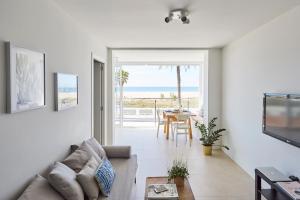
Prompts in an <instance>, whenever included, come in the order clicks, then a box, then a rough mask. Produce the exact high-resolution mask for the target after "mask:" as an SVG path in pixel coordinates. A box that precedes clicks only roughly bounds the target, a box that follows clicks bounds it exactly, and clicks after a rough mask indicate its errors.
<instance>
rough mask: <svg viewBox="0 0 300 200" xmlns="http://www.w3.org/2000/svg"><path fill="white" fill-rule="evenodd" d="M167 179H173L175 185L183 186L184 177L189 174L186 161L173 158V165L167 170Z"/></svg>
mask: <svg viewBox="0 0 300 200" xmlns="http://www.w3.org/2000/svg"><path fill="white" fill-rule="evenodd" d="M168 174H169V177H168V178H169V180H172V179H173V180H174V183H175V184H176V185H177V186H179V187H180V186H184V179H185V178H187V177H188V176H189V172H188V168H187V163H184V162H182V161H178V160H174V161H173V166H172V167H171V168H170V169H169V170H168Z"/></svg>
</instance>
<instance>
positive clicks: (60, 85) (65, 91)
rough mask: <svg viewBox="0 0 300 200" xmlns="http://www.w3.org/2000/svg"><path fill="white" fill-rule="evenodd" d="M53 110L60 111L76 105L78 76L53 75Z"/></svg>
mask: <svg viewBox="0 0 300 200" xmlns="http://www.w3.org/2000/svg"><path fill="white" fill-rule="evenodd" d="M54 83H55V84H54V93H55V95H54V96H55V110H56V111H61V110H66V109H69V108H74V107H76V106H77V105H78V75H75V74H65V73H58V72H57V73H54Z"/></svg>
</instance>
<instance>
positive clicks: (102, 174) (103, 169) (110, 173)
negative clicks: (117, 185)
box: [95, 158, 115, 196]
mask: <svg viewBox="0 0 300 200" xmlns="http://www.w3.org/2000/svg"><path fill="white" fill-rule="evenodd" d="M95 178H96V181H97V182H98V184H99V187H100V190H101V192H102V194H103V195H104V196H108V195H109V193H110V190H111V188H112V184H113V182H114V179H115V171H114V169H113V167H112V165H111V163H110V162H109V160H107V159H106V158H105V159H103V160H102V162H101V163H100V165H99V167H98V168H97V170H96V175H95Z"/></svg>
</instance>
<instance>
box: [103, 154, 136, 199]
mask: <svg viewBox="0 0 300 200" xmlns="http://www.w3.org/2000/svg"><path fill="white" fill-rule="evenodd" d="M110 162H111V164H112V166H113V168H114V170H115V173H116V175H115V180H114V183H113V185H112V189H111V192H110V195H109V196H108V197H105V196H104V195H102V194H100V196H99V198H98V200H115V199H122V200H130V195H131V190H132V187H133V184H134V179H135V175H136V170H137V156H136V155H131V156H130V158H129V159H124V158H114V159H110Z"/></svg>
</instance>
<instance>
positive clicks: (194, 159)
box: [115, 128, 254, 200]
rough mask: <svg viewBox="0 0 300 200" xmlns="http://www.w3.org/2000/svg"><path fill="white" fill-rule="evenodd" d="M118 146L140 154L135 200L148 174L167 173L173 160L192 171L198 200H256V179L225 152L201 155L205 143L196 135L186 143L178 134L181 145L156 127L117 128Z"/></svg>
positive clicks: (140, 196) (191, 174)
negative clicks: (201, 142)
mask: <svg viewBox="0 0 300 200" xmlns="http://www.w3.org/2000/svg"><path fill="white" fill-rule="evenodd" d="M115 139H116V142H115V144H116V145H131V146H132V150H133V153H135V154H137V155H138V165H139V167H138V172H137V183H136V186H135V187H134V190H133V194H132V200H143V199H144V192H145V191H144V190H145V179H146V177H148V176H166V175H167V169H168V167H169V166H170V164H171V163H172V161H173V159H175V158H178V159H183V160H184V161H185V160H186V161H187V163H188V167H189V170H190V177H189V181H190V184H191V187H192V190H193V193H194V195H195V198H196V199H197V200H198V199H199V200H253V199H254V181H253V179H252V178H251V177H250V176H249V175H248V174H247V173H246V172H244V171H243V170H242V169H241V168H240V167H239V166H238V165H236V164H235V163H234V162H233V161H232V160H231V159H230V158H229V157H227V156H226V155H225V154H224V153H223V152H222V151H220V150H218V151H214V152H213V156H211V157H207V156H203V154H202V146H201V144H200V142H199V141H198V140H197V138H196V137H194V139H193V140H192V143H191V146H190V145H189V142H188V143H186V142H185V138H184V136H179V143H178V147H177V148H176V146H175V141H173V140H172V139H170V140H166V139H165V137H164V135H163V133H162V131H161V132H160V135H159V137H158V138H156V130H155V129H154V128H123V129H117V130H116V135H115Z"/></svg>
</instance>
